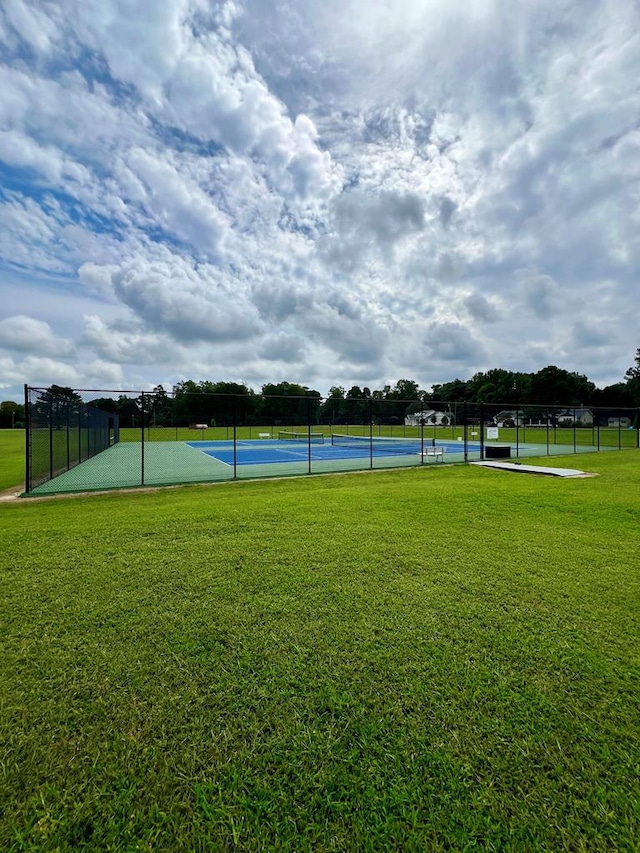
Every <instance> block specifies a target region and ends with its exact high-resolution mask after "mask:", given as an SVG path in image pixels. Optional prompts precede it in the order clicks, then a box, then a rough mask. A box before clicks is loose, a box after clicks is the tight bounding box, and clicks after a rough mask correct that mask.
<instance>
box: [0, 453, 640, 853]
mask: <svg viewBox="0 0 640 853" xmlns="http://www.w3.org/2000/svg"><path fill="white" fill-rule="evenodd" d="M539 461H540V464H543V465H544V464H548V460H539ZM553 464H555V465H561V464H564V465H565V466H566V467H576V457H574V456H570V457H564V458H562V459H559V458H556V459H555V460H554V463H553ZM580 465H581V467H583V468H584V469H586V470H589V471H594V472H598V473H599V474H600V476H598V477H594V478H590V479H565V480H560V479H555V478H551V477H542V476H541V477H535V476H528V475H524V474H506V473H504V472H500V471H493V470H489V469H482V468H477V467H474V466H451V467H449V466H441V467H440V468H435V467H430V468H428V469H425V468H410V469H405V470H401V471H394V472H376V473H374V474H369V473H363V474H354V475H346V476H331V477H317V478H308V479H291V480H278V481H271V482H255V483H252V482H239V483H230V484H222V485H218V486H214V487H198V486H194V487H185V488H177V489H165V490H160V491H158V492H152V493H134V494H115V493H114V494H109V495H100V496H91V497H75V498H65V499H58V500H45V501H38V500H33V499H32V500H23V501H19V502H13V503H11V504H6V503H5V504H0V541H1V542H2V549H1V551H0V597H1V612H2V620H1V622H0V638H1V639H0V641H1V643H2V648H3V657H2V669H3V677H2V679H1V680H0V849H2V850H3V851H11V853H17V851H34V853H35V851H37V853H46V851H52V853H53V851H59V853H67V851H69V853H70V851H79V850H81V851H122V853H125V851H126V852H127V853H128V851H134V850H135V851H171V852H172V853H178V851H185V853H186V851H203V852H204V851H231V850H238V851H265V850H273V851H296V853H297V851H372V853H373V851H375V853H378V851H396V850H397V851H421V853H422V851H445V850H446V851H453V850H455V851H466V850H489V851H518V852H520V851H537V850H545V851H559V850H568V851H569V850H570V851H633V850H637V849H638V847H637V844H638V838H640V717H639V713H638V697H639V696H640V631H639V628H640V579H639V575H638V567H639V566H640V536H639V535H638V529H639V525H640V490H639V489H638V478H639V474H640V452H639V451H637V450H629V451H622V452H619V453H603V454H590V455H588V456H582V457H581V458H580Z"/></svg>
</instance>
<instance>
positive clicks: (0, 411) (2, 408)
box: [0, 400, 24, 429]
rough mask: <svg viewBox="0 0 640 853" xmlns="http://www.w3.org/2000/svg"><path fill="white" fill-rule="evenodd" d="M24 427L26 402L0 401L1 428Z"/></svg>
mask: <svg viewBox="0 0 640 853" xmlns="http://www.w3.org/2000/svg"><path fill="white" fill-rule="evenodd" d="M23 427H24V404H21V403H16V402H15V401H14V400H5V401H4V402H3V403H0V429H21V428H23Z"/></svg>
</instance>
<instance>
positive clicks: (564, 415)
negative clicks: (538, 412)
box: [556, 407, 593, 426]
mask: <svg viewBox="0 0 640 853" xmlns="http://www.w3.org/2000/svg"><path fill="white" fill-rule="evenodd" d="M556 420H557V422H558V425H559V426H573V425H574V424H575V425H576V426H578V425H580V426H593V412H592V411H591V409H583V408H581V407H578V408H575V409H563V410H562V411H561V412H558V414H557V415H556Z"/></svg>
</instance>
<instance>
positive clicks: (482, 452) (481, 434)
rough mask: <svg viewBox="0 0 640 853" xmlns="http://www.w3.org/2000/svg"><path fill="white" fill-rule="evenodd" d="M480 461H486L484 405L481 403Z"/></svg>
mask: <svg viewBox="0 0 640 853" xmlns="http://www.w3.org/2000/svg"><path fill="white" fill-rule="evenodd" d="M480 459H484V403H480Z"/></svg>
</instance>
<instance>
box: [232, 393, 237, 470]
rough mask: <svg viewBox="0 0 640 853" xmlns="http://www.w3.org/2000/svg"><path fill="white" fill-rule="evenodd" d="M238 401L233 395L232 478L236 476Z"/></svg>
mask: <svg viewBox="0 0 640 853" xmlns="http://www.w3.org/2000/svg"><path fill="white" fill-rule="evenodd" d="M237 431H238V401H237V400H236V395H235V394H234V395H233V479H234V480H237V478H238V432H237Z"/></svg>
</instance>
